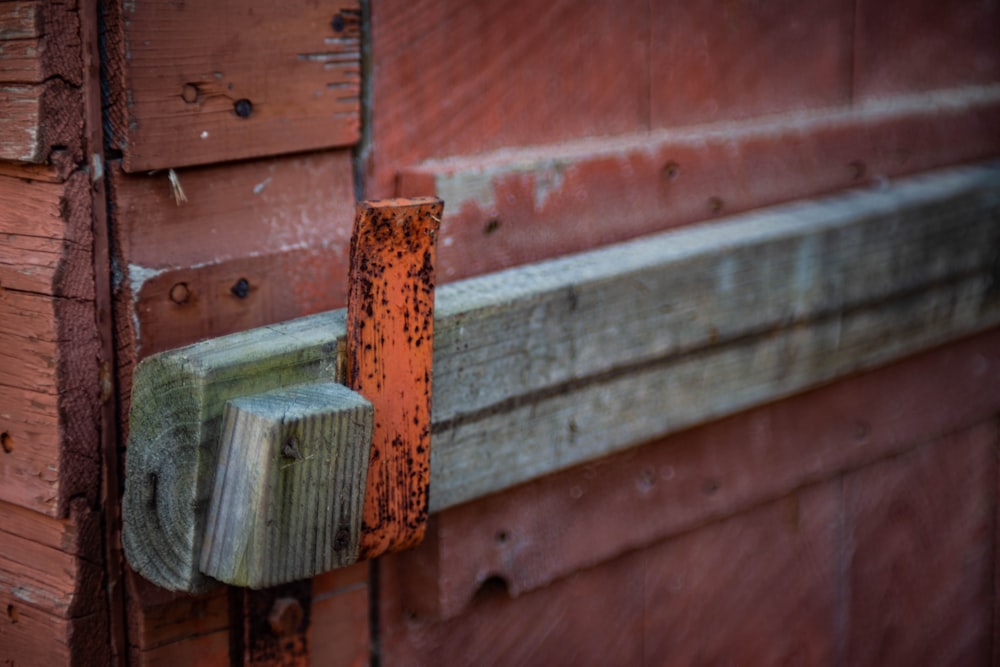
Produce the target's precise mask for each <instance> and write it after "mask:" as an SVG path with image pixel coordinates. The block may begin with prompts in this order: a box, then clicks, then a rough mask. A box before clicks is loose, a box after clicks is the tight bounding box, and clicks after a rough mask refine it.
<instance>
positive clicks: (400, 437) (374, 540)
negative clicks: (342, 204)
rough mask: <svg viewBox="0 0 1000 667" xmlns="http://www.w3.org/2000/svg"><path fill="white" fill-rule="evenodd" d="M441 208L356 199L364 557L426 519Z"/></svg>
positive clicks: (397, 545)
mask: <svg viewBox="0 0 1000 667" xmlns="http://www.w3.org/2000/svg"><path fill="white" fill-rule="evenodd" d="M443 208H444V204H443V203H442V202H441V200H439V199H435V198H419V199H390V200H385V201H380V202H361V203H360V204H358V212H357V217H356V218H355V222H354V233H353V234H352V236H351V270H350V277H349V280H348V284H349V286H350V287H349V290H350V291H349V293H348V300H347V381H348V384H349V385H350V386H351V387H352V388H353V389H355V390H356V391H358V392H359V393H361V394H362V395H363V396H365V397H366V398H368V399H369V400H370V401H371V402H372V404H373V405H374V406H375V415H376V416H375V427H374V430H373V434H372V447H371V461H370V463H369V466H368V488H367V490H366V491H365V506H364V524H363V528H362V537H361V550H360V554H359V557H360V558H362V559H367V558H374V557H375V556H379V555H381V554H383V553H387V552H390V551H397V550H399V549H406V548H408V547H411V546H413V545H414V544H417V543H419V542H420V540H421V539H423V536H424V529H425V527H426V524H427V502H428V495H429V494H428V490H429V485H430V474H431V466H430V458H431V372H432V362H433V348H434V342H435V340H434V255H435V250H436V240H437V232H438V229H439V227H440V225H441V213H442V210H443Z"/></svg>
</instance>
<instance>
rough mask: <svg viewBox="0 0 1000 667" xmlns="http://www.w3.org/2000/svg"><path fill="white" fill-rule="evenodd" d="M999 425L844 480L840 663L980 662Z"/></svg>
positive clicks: (988, 611) (986, 652)
mask: <svg viewBox="0 0 1000 667" xmlns="http://www.w3.org/2000/svg"><path fill="white" fill-rule="evenodd" d="M996 442H997V423H996V420H990V421H988V422H986V423H983V424H980V425H978V426H975V427H973V428H969V429H966V430H963V431H959V432H957V433H954V434H952V435H949V436H946V437H944V438H942V439H940V440H938V441H936V442H933V443H931V444H929V445H927V446H925V447H922V448H920V449H918V450H916V451H913V452H911V453H909V454H906V455H905V456H901V457H898V458H895V459H889V460H887V461H885V462H884V463H881V464H879V465H875V466H871V467H869V468H865V469H864V470H861V471H858V472H857V473H856V474H854V475H848V476H847V477H845V479H844V506H845V523H844V526H845V535H844V538H843V540H844V543H845V544H847V545H850V549H849V550H847V551H846V552H845V559H846V562H845V572H846V576H847V580H846V581H845V582H843V587H844V588H843V594H844V595H845V597H846V598H847V608H846V609H845V610H844V612H843V623H844V624H845V626H846V627H845V628H844V629H845V644H844V645H845V647H846V651H845V653H846V655H845V657H844V662H845V664H852V665H863V664H882V665H889V664H899V665H903V664H916V663H923V664H942V665H943V664H953V665H973V664H986V663H987V662H988V661H989V658H990V647H991V640H992V629H993V628H992V620H993V619H992V612H993V610H992V605H991V598H992V595H991V583H992V581H993V570H994V568H993V559H994V554H995V546H994V542H993V540H994V537H995V531H994V524H993V521H994V508H995V503H996V475H995V470H996V450H995V447H996Z"/></svg>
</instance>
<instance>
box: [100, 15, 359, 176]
mask: <svg viewBox="0 0 1000 667" xmlns="http://www.w3.org/2000/svg"><path fill="white" fill-rule="evenodd" d="M106 6H107V8H108V36H107V39H108V49H107V51H108V54H109V56H108V57H109V60H110V62H109V65H108V70H109V85H110V88H111V90H110V91H109V98H110V102H111V107H110V111H109V116H110V137H109V138H110V140H111V141H112V142H113V143H114V144H116V145H117V146H118V147H119V148H121V149H122V150H123V152H124V164H125V169H126V170H128V171H143V170H148V169H158V168H165V167H178V166H186V165H194V164H207V163H213V162H222V161H228V160H235V159H241V158H249V157H261V156H264V155H276V154H284V153H293V152H300V151H306V150H315V149H319V148H330V147H333V146H345V145H349V144H352V143H354V142H355V141H356V140H357V137H358V132H359V127H360V116H359V110H360V96H359V95H360V86H361V62H360V59H361V51H360V33H361V11H360V3H359V2H357V0H341V1H339V2H337V3H334V4H328V3H327V4H324V3H316V2H309V1H307V0H298V1H296V2H294V3H292V4H288V3H286V4H283V5H281V6H278V5H275V4H274V3H270V2H263V1H259V2H247V3H240V4H239V5H225V4H223V5H218V4H212V3H181V4H178V3H174V2H168V1H166V0H161V1H159V2H143V3H129V2H117V1H115V0H109V1H108V3H107V5H106ZM220 45H221V46H220Z"/></svg>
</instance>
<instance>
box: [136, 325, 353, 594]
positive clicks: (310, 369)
mask: <svg viewBox="0 0 1000 667" xmlns="http://www.w3.org/2000/svg"><path fill="white" fill-rule="evenodd" d="M345 322H346V314H345V313H344V312H343V311H331V312H328V313H322V314H319V315H315V316H312V317H310V318H303V319H299V320H293V321H291V322H286V323H283V324H279V325H274V326H271V327H266V328H265V329H264V331H266V332H268V333H269V335H265V336H264V337H263V338H261V337H260V336H259V335H258V334H259V333H260V330H254V331H253V332H248V333H245V334H233V335H231V336H226V337H222V338H214V339H211V340H208V341H205V342H204V343H201V344H199V345H200V348H199V349H200V351H203V352H205V351H208V354H207V355H204V354H199V355H197V356H189V352H190V349H191V348H182V349H181V350H178V351H175V352H171V353H167V354H165V355H158V356H153V357H150V358H149V359H147V360H145V361H143V362H142V368H143V371H142V375H146V376H148V378H149V380H145V379H143V378H142V376H137V378H136V379H137V383H136V384H135V385H134V387H133V390H132V408H131V410H130V414H129V443H131V444H129V446H128V449H127V454H126V458H125V464H126V470H125V496H124V498H123V513H124V516H125V519H124V522H123V527H122V543H123V546H124V547H125V551H126V554H127V556H128V558H129V562H130V564H131V565H132V567H133V568H134V569H135V570H136V571H137V572H138V573H139V574H141V575H143V576H144V577H146V578H147V579H149V580H151V581H153V582H156V583H157V584H159V585H161V586H163V587H165V588H168V589H171V590H187V591H198V590H205V589H207V588H211V587H212V586H213V583H212V581H211V580H210V579H207V578H206V577H205V576H204V575H202V574H201V573H200V571H199V569H198V564H199V561H200V556H201V553H200V552H201V542H202V537H203V535H204V525H205V519H206V513H207V509H208V503H209V500H210V498H211V485H212V481H213V477H214V474H215V470H216V466H217V465H218V461H217V444H218V441H219V437H220V436H221V433H222V412H223V408H224V406H225V403H226V401H227V400H229V399H231V398H237V397H240V396H248V395H251V394H258V393H263V392H265V391H268V390H271V389H278V388H281V387H285V386H289V385H294V384H300V383H305V382H314V381H316V380H317V379H322V380H325V381H329V380H338V379H340V378H339V376H338V372H337V347H338V335H337V333H338V332H339V333H340V336H341V337H342V336H343V332H344V331H345ZM317 324H318V325H320V326H319V327H318V328H314V327H315V326H316V325H317ZM185 350H188V351H185ZM248 362H249V363H248ZM154 378H155V379H154ZM156 396H160V397H162V398H164V399H166V400H167V401H168V403H169V404H171V405H173V406H174V409H172V410H171V414H170V416H169V418H168V417H167V416H166V414H165V413H164V412H163V411H162V410H159V409H158V408H156V407H155V406H156V404H157V403H158V402H159V400H158V399H156V398H155V397H156ZM164 420H166V421H164ZM165 423H166V424H167V425H168V426H167V429H168V430H167V431H163V430H162V429H163V426H164V424H165ZM141 442H152V443H154V444H153V446H152V447H145V446H142V445H140V446H137V447H136V446H133V445H135V444H137V443H141ZM157 443H161V444H162V443H171V445H169V446H165V447H164V446H158V444H157ZM209 471H210V472H209ZM193 480H197V483H196V484H194V485H192V481H193ZM191 508H195V511H194V512H193V513H192V512H191ZM154 546H155V548H154ZM161 548H166V549H167V551H165V552H160V551H158V550H159V549H161Z"/></svg>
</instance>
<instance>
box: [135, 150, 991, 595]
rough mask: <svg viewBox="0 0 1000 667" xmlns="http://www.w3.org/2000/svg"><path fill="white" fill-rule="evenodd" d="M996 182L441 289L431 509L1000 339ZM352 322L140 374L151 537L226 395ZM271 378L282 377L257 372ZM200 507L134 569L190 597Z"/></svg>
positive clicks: (140, 448)
mask: <svg viewBox="0 0 1000 667" xmlns="http://www.w3.org/2000/svg"><path fill="white" fill-rule="evenodd" d="M996 178H997V176H996V170H995V169H993V168H989V167H986V168H978V169H976V168H969V169H958V170H951V171H948V172H944V173H941V174H936V175H928V176H925V177H922V178H916V179H912V180H911V181H909V182H906V183H901V184H898V185H897V186H896V187H894V188H891V189H889V190H886V191H876V192H871V191H868V192H857V193H851V194H846V195H841V196H839V197H834V198H830V199H828V200H825V201H819V202H809V203H800V204H797V205H791V206H788V207H785V208H782V209H776V210H773V211H767V212H760V213H756V214H753V215H744V216H741V217H738V218H734V219H732V220H731V221H726V222H721V223H716V224H712V225H705V226H702V227H692V228H688V229H685V230H681V231H675V232H672V233H667V234H663V235H658V236H653V237H647V238H644V239H641V240H637V241H635V242H632V243H628V244H621V245H617V246H611V247H607V248H602V249H600V250H596V251H593V252H589V253H585V254H581V255H578V256H573V257H566V258H562V259H558V260H552V261H550V262H545V263H541V264H538V265H534V266H530V267H526V268H524V269H518V270H511V271H508V272H502V273H498V274H494V275H490V276H485V277H481V278H477V279H474V280H469V281H465V282H463V283H456V284H453V285H446V286H445V287H443V288H441V289H440V290H439V291H438V294H437V297H436V305H435V312H436V315H435V317H436V320H437V321H436V323H435V332H436V333H435V337H434V347H435V356H436V359H437V361H436V362H435V366H436V369H435V371H436V375H437V377H438V379H439V380H440V381H439V382H438V383H437V384H436V388H435V392H434V393H435V399H436V400H435V407H434V410H435V412H434V419H433V436H432V440H433V446H434V452H435V453H434V456H433V457H432V459H431V476H432V480H433V483H432V485H431V489H432V491H431V498H430V509H431V511H439V510H442V509H444V508H446V507H450V506H454V505H457V504H460V503H462V502H466V501H468V500H471V499H474V498H477V497H480V496H482V495H486V494H488V493H492V492H495V491H499V490H502V489H504V488H506V487H508V486H511V485H514V484H518V483H521V482H524V481H526V480H529V479H533V478H535V477H538V476H540V475H544V474H548V473H551V472H554V471H556V470H560V469H562V468H566V467H569V466H572V465H574V464H577V463H582V462H584V461H586V460H589V459H593V458H596V457H599V456H603V455H605V454H608V453H611V452H613V451H618V450H620V449H624V448H628V447H630V446H633V445H635V444H639V443H642V442H648V441H650V440H652V439H655V438H658V437H661V436H663V435H665V434H667V433H672V432H677V431H679V430H682V429H684V428H688V427H690V426H694V425H697V424H700V423H704V422H708V421H712V420H714V419H718V418H720V417H722V416H725V415H729V414H733V413H735V412H738V411H740V410H744V409H747V408H750V407H753V406H756V405H760V404H762V403H766V402H768V401H773V400H775V399H777V398H781V397H785V396H789V395H791V394H794V393H796V392H800V391H803V390H806V389H808V388H810V387H813V386H816V385H818V384H822V383H825V382H829V381H832V380H834V379H836V378H839V377H843V376H845V375H848V374H850V373H854V372H857V371H860V370H865V369H870V368H873V367H877V366H879V365H883V364H886V363H889V362H891V361H894V360H896V359H899V358H901V357H903V356H905V355H908V354H913V353H915V352H918V351H921V350H924V349H927V348H929V347H932V346H935V345H939V344H941V343H944V342H947V341H950V340H954V339H956V338H959V337H962V336H966V335H970V334H972V333H976V332H979V331H983V330H985V329H988V328H989V327H991V326H993V325H995V324H996V323H998V322H1000V300H998V299H997V295H996V292H995V290H992V288H991V287H990V285H991V284H992V282H991V280H992V278H991V277H990V276H991V275H992V272H993V268H992V267H993V255H992V253H993V249H994V248H995V247H996V236H995V235H996V234H997V233H998V229H997V228H996V226H995V225H994V224H992V217H991V216H993V215H994V213H993V212H994V211H995V210H996V206H997V201H996V198H995V182H996ZM904 220H905V221H906V222H905V224H901V221H904ZM352 284H353V285H358V284H360V281H356V282H353V283H352ZM379 303H380V302H379ZM375 307H376V305H375V304H373V307H372V311H373V313H374V311H375ZM397 312H398V311H397ZM403 312H406V311H403ZM421 312H423V311H421ZM343 316H344V315H343V313H340V314H337V313H327V314H323V315H318V316H315V318H308V319H303V320H299V321H296V322H290V323H287V324H286V325H283V326H281V327H269V328H267V329H264V330H260V331H257V332H246V333H244V334H239V335H236V336H232V337H228V338H224V339H216V340H214V341H208V342H206V343H203V344H200V345H198V346H192V347H190V348H186V349H181V350H177V351H175V352H172V353H169V354H166V355H158V356H157V357H154V358H150V359H148V360H147V362H144V363H148V367H146V368H143V367H140V368H139V369H138V370H137V374H136V386H135V391H134V394H133V407H132V435H131V440H130V443H131V444H130V445H129V447H130V454H129V457H128V463H129V465H130V468H129V472H128V474H127V476H126V480H127V481H126V497H125V502H126V504H128V503H134V504H135V506H136V507H143V506H145V503H146V501H145V500H143V498H144V497H145V496H144V495H143V493H144V492H143V491H141V489H142V486H141V485H139V483H138V482H135V481H132V482H129V480H145V479H146V478H147V476H148V475H149V474H150V473H153V474H155V475H157V478H158V479H159V480H161V481H163V480H170V481H169V484H168V486H167V487H164V488H169V491H168V492H167V494H168V495H169V496H170V497H171V498H173V499H174V500H171V501H170V502H171V503H175V504H173V505H171V508H170V509H169V511H168V510H167V509H166V508H161V509H158V511H159V512H166V514H165V515H164V516H161V517H160V519H159V521H160V524H159V525H163V526H172V525H173V522H174V521H175V519H174V518H173V514H172V512H174V511H180V512H182V513H184V515H185V516H189V515H190V509H189V508H191V507H197V503H198V500H197V499H198V497H199V494H203V493H206V489H207V486H208V484H210V481H206V479H205V478H206V477H208V476H209V475H211V474H214V463H215V451H214V449H213V448H214V438H215V437H217V435H218V424H219V420H220V418H221V412H222V404H221V403H219V402H218V401H219V398H220V396H221V395H225V396H226V397H227V398H228V397H231V396H234V395H247V394H252V393H257V392H259V391H263V390H265V389H271V388H275V387H280V386H282V385H283V384H292V383H294V382H306V381H309V379H310V378H312V379H314V380H317V379H319V378H322V377H324V375H322V374H324V373H330V371H329V370H328V367H329V364H330V363H331V362H330V361H327V362H326V366H324V362H323V358H324V355H329V354H331V353H332V351H333V350H335V349H336V347H337V345H339V344H340V341H341V340H342V339H343V337H344V336H346V328H339V329H338V328H336V327H343V326H344V325H342V324H337V323H336V322H337V318H341V317H343ZM340 321H341V322H343V320H340ZM410 324H411V325H412V324H413V322H412V321H411V323H410ZM421 329H423V327H421ZM407 333H409V332H406V331H404V332H403V339H402V340H403V341H405V335H406V334H407ZM387 340H389V338H388V337H387ZM524 341H530V342H531V344H530V346H529V347H525V345H524ZM376 342H378V343H379V344H380V345H381V341H380V340H378V341H376ZM396 344H401V343H398V342H397V343H396ZM373 348H374V349H376V351H377V348H376V346H375V345H374V344H373ZM362 349H364V347H363V345H362ZM263 352H266V356H265V357H262V356H261V355H262V354H263ZM265 361H266V363H267V369H264V371H261V369H260V368H259V366H260V364H261V363H263V362H265ZM406 363H410V361H409V359H408V358H407V360H406ZM278 368H280V369H281V370H282V371H283V372H285V373H287V375H288V379H287V380H284V382H283V381H282V379H281V378H280V377H279V376H277V375H276V374H274V373H272V374H271V375H267V376H266V377H265V376H262V374H263V373H264V372H266V371H268V370H270V369H278ZM251 370H252V371H253V372H250V371H251ZM325 377H327V378H328V377H329V375H326V376H325ZM300 378H301V379H300ZM191 387H195V388H196V390H194V391H192V390H191ZM376 388H377V387H376ZM382 390H383V391H391V390H389V389H382ZM396 391H397V392H398V391H399V390H396ZM361 393H363V394H364V395H366V396H367V397H368V398H370V399H371V400H372V402H373V403H375V405H376V408H375V409H376V422H378V420H379V417H378V415H379V407H378V404H377V403H376V401H375V400H374V399H373V398H372V396H370V395H369V394H367V393H366V392H364V391H362V392H361ZM404 396H405V395H404ZM664 396H668V397H670V400H668V401H663V400H661V397H664ZM397 400H399V398H398V397H397ZM404 400H406V399H405V398H404ZM409 400H412V398H409ZM140 406H141V407H140ZM164 423H167V424H175V426H174V427H172V429H173V430H171V427H168V428H167V429H166V430H164ZM181 425H184V426H181ZM377 428H378V425H377V424H376V430H377ZM376 440H377V436H376ZM164 443H169V444H168V445H166V446H165V445H164ZM199 451H200V458H199V457H198V456H194V455H192V453H193V452H199ZM418 453H419V452H418ZM131 466H134V467H131ZM206 466H210V467H206ZM369 470H370V471H371V467H370V468H369ZM208 471H212V472H208ZM191 480H198V481H197V483H196V484H192V483H191ZM130 484H133V485H136V486H134V487H132V488H133V490H130V488H129V485H130ZM369 493H371V489H369ZM201 497H203V498H205V497H207V496H201ZM197 514H198V513H196V517H195V518H194V519H193V520H192V521H193V523H189V524H186V525H187V528H186V529H185V531H183V532H182V533H180V534H174V535H171V536H170V538H169V539H166V540H164V543H167V544H171V545H173V546H172V551H171V552H169V553H156V554H154V555H152V556H150V555H139V554H142V546H143V544H144V543H145V541H146V540H147V539H149V536H148V532H149V527H150V526H156V525H158V524H157V522H156V520H154V519H152V518H148V519H147V520H144V521H143V523H142V525H143V526H145V527H146V528H145V533H144V532H142V531H136V530H134V529H130V528H129V526H128V525H126V527H125V537H126V539H125V544H126V548H127V549H131V552H130V553H131V554H132V558H133V565H136V567H137V569H140V572H141V573H142V574H143V575H144V576H148V577H150V578H151V579H153V580H154V581H157V582H168V583H169V586H172V587H179V586H181V585H185V586H186V585H189V584H191V583H193V582H194V579H192V578H190V576H188V575H184V574H181V576H177V575H176V572H178V571H180V572H181V573H184V572H186V571H187V568H188V567H189V565H185V563H188V564H189V563H190V560H189V559H190V557H191V553H192V552H193V551H194V548H193V547H192V546H191V545H190V541H189V540H192V539H194V537H195V536H200V534H201V533H200V532H198V531H199V530H200V528H199V526H201V525H203V518H201V517H199V516H197ZM185 521H187V519H185ZM130 530H131V531H132V532H131V534H130ZM130 540H134V542H130ZM137 550H138V551H137ZM144 559H145V560H144ZM149 559H152V560H149ZM165 560H170V561H174V562H171V563H169V564H166V563H165V562H164V561H165Z"/></svg>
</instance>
